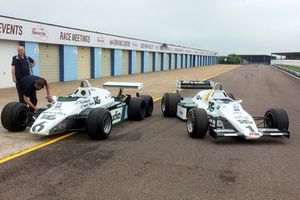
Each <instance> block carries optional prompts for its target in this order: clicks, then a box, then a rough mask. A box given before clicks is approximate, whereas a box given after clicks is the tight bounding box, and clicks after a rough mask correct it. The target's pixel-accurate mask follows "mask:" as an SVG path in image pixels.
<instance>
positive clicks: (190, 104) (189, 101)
mask: <svg viewBox="0 0 300 200" xmlns="http://www.w3.org/2000/svg"><path fill="white" fill-rule="evenodd" d="M179 105H180V106H182V107H185V108H195V107H198V105H197V104H195V102H194V101H193V98H190V97H185V98H183V100H181V101H180V102H179Z"/></svg>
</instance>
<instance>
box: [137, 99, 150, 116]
mask: <svg viewBox="0 0 300 200" xmlns="http://www.w3.org/2000/svg"><path fill="white" fill-rule="evenodd" d="M140 97H142V98H143V99H144V100H145V104H146V114H145V116H146V117H150V116H151V115H152V112H153V99H152V97H151V96H150V95H141V96H140Z"/></svg>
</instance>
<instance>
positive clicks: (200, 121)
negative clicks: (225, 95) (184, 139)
mask: <svg viewBox="0 0 300 200" xmlns="http://www.w3.org/2000/svg"><path fill="white" fill-rule="evenodd" d="M186 129H187V132H188V134H189V135H190V137H192V138H204V137H205V136H206V133H207V129H208V118H207V113H206V111H205V110H204V109H202V108H192V109H191V110H189V112H188V114H187V122H186Z"/></svg>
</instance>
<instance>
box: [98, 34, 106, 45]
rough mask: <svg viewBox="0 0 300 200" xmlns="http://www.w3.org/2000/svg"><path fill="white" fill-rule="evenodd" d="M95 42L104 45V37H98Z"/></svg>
mask: <svg viewBox="0 0 300 200" xmlns="http://www.w3.org/2000/svg"><path fill="white" fill-rule="evenodd" d="M97 42H98V43H105V39H104V37H103V36H102V35H101V36H98V37H97Z"/></svg>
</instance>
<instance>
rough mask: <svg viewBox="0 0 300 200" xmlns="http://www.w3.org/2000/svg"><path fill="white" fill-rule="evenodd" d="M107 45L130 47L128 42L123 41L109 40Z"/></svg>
mask: <svg viewBox="0 0 300 200" xmlns="http://www.w3.org/2000/svg"><path fill="white" fill-rule="evenodd" d="M109 44H110V45H113V46H121V47H130V41H125V40H110V41H109Z"/></svg>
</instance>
